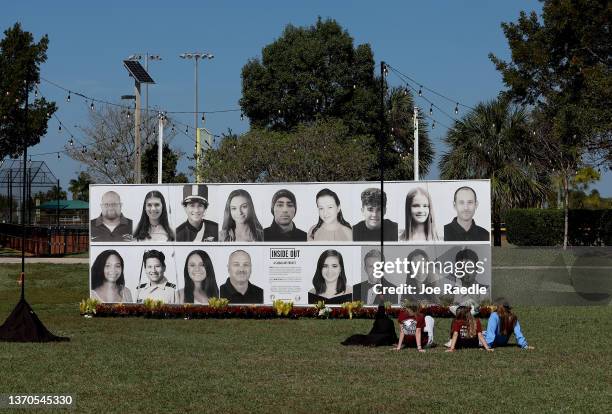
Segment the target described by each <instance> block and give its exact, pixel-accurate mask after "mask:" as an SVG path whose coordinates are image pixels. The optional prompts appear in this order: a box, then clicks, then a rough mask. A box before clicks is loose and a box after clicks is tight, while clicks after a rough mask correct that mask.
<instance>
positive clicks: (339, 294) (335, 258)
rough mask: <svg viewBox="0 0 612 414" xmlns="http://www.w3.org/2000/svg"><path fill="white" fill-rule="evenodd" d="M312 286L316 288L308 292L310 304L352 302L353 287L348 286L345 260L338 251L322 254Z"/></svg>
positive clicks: (331, 250) (328, 251)
mask: <svg viewBox="0 0 612 414" xmlns="http://www.w3.org/2000/svg"><path fill="white" fill-rule="evenodd" d="M312 284H313V286H314V287H313V288H312V289H311V290H310V291H309V292H308V303H317V302H318V301H320V300H322V301H324V302H325V303H327V304H340V303H344V302H347V301H351V300H352V297H353V287H352V286H351V285H348V284H347V279H346V273H345V271H344V260H343V259H342V255H341V254H340V252H338V251H337V250H333V249H330V250H325V251H324V252H323V253H321V256H319V260H318V261H317V270H316V271H315V274H314V277H313V278H312Z"/></svg>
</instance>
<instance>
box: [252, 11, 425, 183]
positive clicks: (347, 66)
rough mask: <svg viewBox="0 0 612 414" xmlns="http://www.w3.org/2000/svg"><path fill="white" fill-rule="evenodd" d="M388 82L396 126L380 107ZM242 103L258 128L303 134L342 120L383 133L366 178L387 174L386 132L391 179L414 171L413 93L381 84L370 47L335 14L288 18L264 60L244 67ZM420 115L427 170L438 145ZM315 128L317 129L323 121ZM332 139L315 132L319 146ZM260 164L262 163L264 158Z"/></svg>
mask: <svg viewBox="0 0 612 414" xmlns="http://www.w3.org/2000/svg"><path fill="white" fill-rule="evenodd" d="M381 87H383V88H384V91H385V92H384V95H385V98H384V99H385V105H386V108H387V109H388V111H385V114H384V115H383V116H384V117H386V119H385V126H386V127H387V126H388V127H389V128H386V129H385V132H384V133H381V129H382V128H381V124H380V121H381V118H382V116H381V114H380V112H379V108H380V106H381V102H380V95H381V89H380V88H381ZM240 105H241V107H242V110H243V111H244V113H245V114H246V115H247V116H248V117H249V119H250V121H251V127H252V128H253V129H255V130H258V131H259V132H257V134H262V133H264V130H269V131H283V132H286V133H289V134H294V133H297V134H298V135H299V132H297V131H298V129H299V127H300V126H305V127H308V126H310V125H313V124H314V123H315V122H317V121H320V120H322V121H333V120H340V121H342V127H343V128H348V133H349V135H350V136H364V135H368V136H370V137H376V138H377V139H373V138H372V139H369V141H370V142H371V143H372V145H371V147H370V148H363V150H365V151H369V152H370V153H372V154H375V156H374V158H373V164H372V165H371V166H370V168H369V169H368V171H369V173H368V175H366V176H365V179H370V180H377V179H379V162H380V159H379V157H378V153H379V151H380V149H379V140H381V139H382V140H385V143H384V153H385V157H384V159H383V160H384V165H385V178H386V179H393V180H402V179H411V178H412V177H413V162H412V159H413V158H412V157H413V155H412V152H413V151H412V142H413V121H412V113H413V100H412V95H411V94H410V93H407V91H405V90H404V89H399V88H388V87H387V85H386V81H384V82H382V85H381V81H380V77H377V76H376V75H375V65H374V58H373V53H372V50H371V48H370V46H369V45H368V44H363V45H358V46H355V45H354V44H353V39H352V37H351V36H350V35H349V33H348V32H347V31H346V30H344V29H343V28H342V27H341V26H340V25H339V24H338V23H337V22H336V21H335V20H331V19H327V20H322V19H321V18H319V19H318V20H317V22H316V23H315V24H314V25H312V26H308V27H295V26H292V25H288V26H287V27H286V28H285V30H284V31H283V33H282V35H281V36H280V38H278V39H277V40H275V41H274V42H272V43H271V44H269V45H268V46H266V47H264V48H263V50H262V58H261V59H252V60H250V61H249V62H247V64H246V65H245V66H244V67H243V69H242V98H241V100H240ZM419 122H420V127H421V128H420V133H419V137H420V144H419V148H420V154H421V158H420V162H419V164H420V168H421V171H423V172H424V173H426V172H427V171H428V169H429V166H430V165H431V162H432V160H433V148H432V146H431V142H430V141H429V138H428V131H427V129H426V126H425V122H424V121H423V120H420V121H419ZM319 125H322V124H319ZM312 131H313V132H315V133H316V132H317V131H319V128H317V127H315V128H313V129H312ZM381 135H382V136H381ZM324 138H325V137H324V136H321V137H309V139H310V140H313V139H315V140H317V139H318V142H319V144H318V147H322V146H324V145H326V142H325V141H324ZM280 156H289V154H282V153H281V154H280ZM254 161H257V160H254ZM252 167H253V168H252V169H253V170H257V169H258V166H257V165H253V166H252ZM289 175H290V176H291V175H292V174H291V173H290V174H289ZM359 176H361V175H359ZM345 177H346V179H349V180H353V179H357V178H356V176H347V175H345Z"/></svg>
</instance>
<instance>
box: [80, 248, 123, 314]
mask: <svg viewBox="0 0 612 414" xmlns="http://www.w3.org/2000/svg"><path fill="white" fill-rule="evenodd" d="M123 270H124V264H123V258H122V257H121V255H120V254H119V253H118V252H117V251H116V250H104V251H103V252H102V253H100V254H99V255H98V257H96V260H94V263H93V265H92V266H91V292H90V296H91V297H92V298H94V299H98V300H99V301H101V302H110V303H124V302H132V292H130V290H129V289H128V288H127V287H125V277H124V276H123Z"/></svg>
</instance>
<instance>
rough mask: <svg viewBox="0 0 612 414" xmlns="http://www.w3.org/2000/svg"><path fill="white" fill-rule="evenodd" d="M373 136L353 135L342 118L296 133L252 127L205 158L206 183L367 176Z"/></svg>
mask: <svg viewBox="0 0 612 414" xmlns="http://www.w3.org/2000/svg"><path fill="white" fill-rule="evenodd" d="M374 144H375V141H374V138H373V137H372V136H370V135H352V134H350V132H349V128H348V127H347V126H346V125H344V123H343V122H342V121H341V120H328V121H323V120H321V121H317V122H314V123H313V124H302V125H299V126H298V127H297V128H296V130H295V131H294V132H283V131H269V130H265V129H252V130H251V131H249V132H247V133H246V134H244V135H242V136H240V137H238V136H236V135H233V134H230V135H228V136H226V137H225V138H224V139H223V140H222V141H221V143H220V145H219V148H217V149H208V150H207V151H206V152H205V154H204V159H203V170H202V172H203V175H202V176H203V177H204V181H209V182H244V181H247V182H279V181H350V180H364V179H367V178H368V177H370V176H371V175H372V174H373V169H374V168H375V165H376V162H377V154H376V153H373V152H372V151H370V148H372V146H373V145H374Z"/></svg>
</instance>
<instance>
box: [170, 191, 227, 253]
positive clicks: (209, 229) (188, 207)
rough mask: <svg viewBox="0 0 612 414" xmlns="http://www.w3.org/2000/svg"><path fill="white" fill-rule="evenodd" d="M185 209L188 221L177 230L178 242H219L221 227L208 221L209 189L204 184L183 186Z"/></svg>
mask: <svg viewBox="0 0 612 414" xmlns="http://www.w3.org/2000/svg"><path fill="white" fill-rule="evenodd" d="M183 207H185V214H187V221H185V222H184V223H183V224H181V225H180V226H178V227H177V228H176V241H197V242H200V241H203V242H213V241H217V240H218V237H219V225H218V224H217V223H215V222H214V221H210V220H206V219H205V218H204V216H205V215H206V209H207V208H208V187H207V186H206V185H202V184H195V185H185V186H183Z"/></svg>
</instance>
